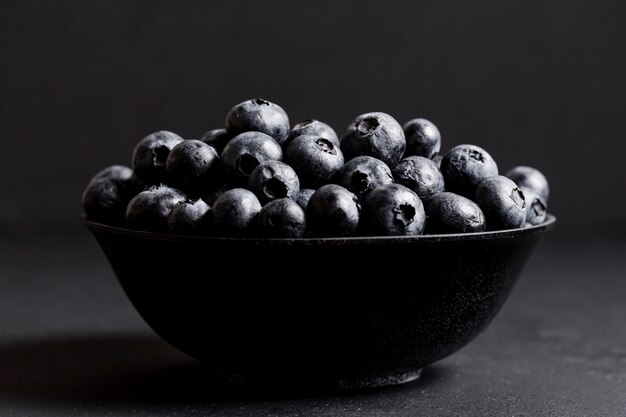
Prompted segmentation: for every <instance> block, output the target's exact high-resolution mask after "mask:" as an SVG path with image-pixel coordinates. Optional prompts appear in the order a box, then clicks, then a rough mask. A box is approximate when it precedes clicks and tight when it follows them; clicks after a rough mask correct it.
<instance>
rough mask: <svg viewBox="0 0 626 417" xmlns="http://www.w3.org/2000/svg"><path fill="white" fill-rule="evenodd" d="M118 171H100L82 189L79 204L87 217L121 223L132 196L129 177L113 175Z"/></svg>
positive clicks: (103, 221)
mask: <svg viewBox="0 0 626 417" xmlns="http://www.w3.org/2000/svg"><path fill="white" fill-rule="evenodd" d="M117 174H124V176H126V173H121V172H119V171H117V170H116V171H115V172H112V171H108V172H104V171H101V172H100V173H98V174H96V175H95V176H94V177H93V178H92V179H91V181H89V183H88V184H87V187H85V189H84V190H83V195H82V198H81V204H82V207H83V211H84V212H85V214H86V215H87V218H89V219H90V220H93V221H97V222H101V223H105V224H114V225H123V224H124V220H125V215H126V205H127V204H128V201H129V200H130V198H131V197H132V192H131V190H132V188H131V185H130V177H129V178H126V179H123V178H117V177H116V176H115V175H117Z"/></svg>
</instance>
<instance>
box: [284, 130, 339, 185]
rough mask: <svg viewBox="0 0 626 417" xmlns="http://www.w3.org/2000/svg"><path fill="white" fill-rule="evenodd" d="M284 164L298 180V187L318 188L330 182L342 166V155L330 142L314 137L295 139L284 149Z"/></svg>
mask: <svg viewBox="0 0 626 417" xmlns="http://www.w3.org/2000/svg"><path fill="white" fill-rule="evenodd" d="M285 162H286V163H287V164H289V166H291V167H292V168H293V169H294V170H295V171H296V173H297V174H298V178H300V186H301V187H304V188H318V187H320V186H322V185H324V184H327V183H329V182H330V181H331V179H332V178H333V177H334V175H335V174H336V173H337V171H339V169H340V168H341V167H342V166H343V164H344V158H343V153H342V152H341V150H340V149H339V148H338V147H337V146H335V145H334V144H333V143H332V142H331V141H330V140H328V139H325V138H321V137H318V136H314V135H303V136H298V137H297V138H295V139H294V140H293V141H291V143H290V144H289V146H287V149H285Z"/></svg>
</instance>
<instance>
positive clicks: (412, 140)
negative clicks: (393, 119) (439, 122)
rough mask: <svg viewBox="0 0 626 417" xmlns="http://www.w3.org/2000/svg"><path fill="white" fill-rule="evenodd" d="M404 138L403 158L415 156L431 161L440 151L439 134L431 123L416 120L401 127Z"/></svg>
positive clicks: (425, 120) (420, 119) (424, 120)
mask: <svg viewBox="0 0 626 417" xmlns="http://www.w3.org/2000/svg"><path fill="white" fill-rule="evenodd" d="M402 130H404V136H405V137H406V150H405V151H404V156H410V155H417V156H423V157H425V158H428V159H431V158H432V157H433V156H435V154H436V153H437V152H439V150H440V149H441V134H440V133H439V129H437V126H435V124H434V123H433V122H431V121H430V120H427V119H422V118H417V119H412V120H409V121H408V122H406V123H405V124H404V126H402Z"/></svg>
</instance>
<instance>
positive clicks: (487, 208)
mask: <svg viewBox="0 0 626 417" xmlns="http://www.w3.org/2000/svg"><path fill="white" fill-rule="evenodd" d="M474 201H475V202H476V204H478V206H479V207H480V209H481V210H482V211H483V213H484V214H485V218H486V220H487V228H488V229H489V230H501V229H515V228H518V227H522V226H523V225H524V222H525V221H526V200H525V197H524V193H523V192H522V191H521V190H520V189H519V187H518V186H517V184H515V182H513V180H511V179H509V178H507V177H505V176H503V175H496V176H493V177H489V178H486V179H484V180H483V181H482V182H481V183H480V184H479V185H478V188H476V196H475V197H474Z"/></svg>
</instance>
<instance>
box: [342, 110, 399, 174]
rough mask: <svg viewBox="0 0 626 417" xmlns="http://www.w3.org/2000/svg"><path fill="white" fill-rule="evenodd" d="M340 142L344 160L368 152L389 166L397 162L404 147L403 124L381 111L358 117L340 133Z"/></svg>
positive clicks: (367, 153)
mask: <svg viewBox="0 0 626 417" xmlns="http://www.w3.org/2000/svg"><path fill="white" fill-rule="evenodd" d="M340 144H341V146H340V148H341V151H342V152H343V154H344V157H345V159H346V161H349V160H350V159H352V158H354V157H356V156H360V155H369V156H373V157H374V158H378V159H380V160H381V161H383V162H384V163H386V164H387V165H389V167H390V168H393V167H394V166H395V165H396V163H398V161H399V160H400V159H401V158H402V156H403V155H404V151H405V149H406V139H405V137H404V131H403V130H402V126H400V124H399V123H398V121H397V120H396V119H394V118H393V117H391V116H390V115H388V114H386V113H381V112H373V113H364V114H361V115H359V116H357V117H356V118H355V119H354V120H353V121H352V122H351V123H350V125H349V126H348V127H347V128H346V130H345V131H344V132H343V134H342V135H341V138H340Z"/></svg>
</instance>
